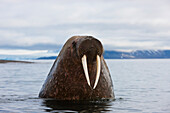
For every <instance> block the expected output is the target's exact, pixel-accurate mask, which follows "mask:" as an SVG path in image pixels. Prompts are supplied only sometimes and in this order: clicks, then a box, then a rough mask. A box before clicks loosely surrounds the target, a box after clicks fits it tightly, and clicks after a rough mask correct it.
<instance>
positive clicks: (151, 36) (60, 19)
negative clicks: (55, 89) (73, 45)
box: [0, 0, 170, 49]
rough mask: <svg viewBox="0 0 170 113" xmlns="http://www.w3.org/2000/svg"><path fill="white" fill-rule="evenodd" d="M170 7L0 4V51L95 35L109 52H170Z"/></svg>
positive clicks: (39, 0)
mask: <svg viewBox="0 0 170 113" xmlns="http://www.w3.org/2000/svg"><path fill="white" fill-rule="evenodd" d="M91 4H93V5H91ZM169 4H170V2H169V0H157V1H155V0H142V1H139V0H119V1H116V0H107V1H104V0H93V1H80V0H72V1H68V0H62V1H59V0H57V1H56V0H51V1H45V0H36V1H35V0H24V1H23V0H1V1H0V14H1V15H0V47H5V46H6V48H10V47H16V48H18V47H20V48H27V49H29V48H30V49H33V47H35V45H47V46H48V47H47V46H46V48H48V49H54V46H53V45H55V44H56V45H63V44H64V43H65V41H66V40H67V39H68V38H69V37H70V36H73V35H93V36H95V37H97V38H99V39H100V40H101V41H102V42H103V44H104V45H106V46H105V47H107V49H120V48H121V49H136V48H138V49H144V48H145V49H165V48H170V46H169V43H167V42H169V41H170V13H169V10H170V7H169ZM50 45H51V46H50ZM41 47H42V46H40V47H39V48H41ZM35 48H38V47H37V46H36V47H35ZM43 48H45V46H43Z"/></svg>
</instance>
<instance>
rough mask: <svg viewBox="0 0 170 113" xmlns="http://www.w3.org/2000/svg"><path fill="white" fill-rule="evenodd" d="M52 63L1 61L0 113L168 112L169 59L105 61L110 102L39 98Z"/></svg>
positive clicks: (169, 93)
mask: <svg viewBox="0 0 170 113" xmlns="http://www.w3.org/2000/svg"><path fill="white" fill-rule="evenodd" d="M52 64H53V61H50V60H47V61H36V63H32V64H24V63H7V64H0V112H2V113H30V112H34V113H39V112H41V113H42V112H52V113H54V112H81V113H84V112H110V113H112V112H114V113H131V112H134V113H136V112H140V113H141V112H143V113H151V112H154V113H169V112H170V68H169V67H170V59H162V60H156V59H155V60H148V59H147V60H107V64H108V66H109V69H110V71H111V75H112V79H113V82H114V92H115V96H116V100H115V101H110V102H79V103H76V102H74V103H71V102H64V103H63V102H56V101H55V100H47V99H40V98H38V93H39V90H40V88H41V87H42V84H43V83H44V80H45V79H46V76H47V74H48V72H49V70H50V68H51V66H52Z"/></svg>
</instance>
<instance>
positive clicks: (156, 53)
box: [38, 50, 170, 59]
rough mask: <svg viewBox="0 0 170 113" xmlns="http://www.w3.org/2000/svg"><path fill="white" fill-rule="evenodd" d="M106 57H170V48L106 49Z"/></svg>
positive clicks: (45, 57)
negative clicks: (127, 50)
mask: <svg viewBox="0 0 170 113" xmlns="http://www.w3.org/2000/svg"><path fill="white" fill-rule="evenodd" d="M56 57H57V56H50V57H49V56H43V57H40V58H38V59H56ZM104 58H105V59H158V58H161V59H162V58H170V50H135V51H130V52H126V51H115V50H112V51H107V50H106V51H105V52H104Z"/></svg>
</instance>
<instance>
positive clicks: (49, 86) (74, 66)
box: [39, 36, 114, 100]
mask: <svg viewBox="0 0 170 113" xmlns="http://www.w3.org/2000/svg"><path fill="white" fill-rule="evenodd" d="M103 51H104V50H103V46H102V44H101V42H100V41H99V40H97V39H96V38H94V37H92V36H73V37H71V38H70V39H68V40H67V42H66V43H65V44H64V46H63V48H62V50H61V51H60V53H59V55H58V57H57V59H56V60H55V62H54V64H53V66H52V68H51V70H50V72H49V74H48V76H47V79H46V81H45V83H44V85H43V87H42V89H41V91H40V93H39V97H43V98H56V99H58V100H95V99H103V98H105V99H111V98H112V99H113V98H114V93H113V84H112V80H111V76H110V72H109V69H108V67H107V65H106V62H105V60H104V58H103Z"/></svg>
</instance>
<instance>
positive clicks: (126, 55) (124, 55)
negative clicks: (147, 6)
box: [104, 50, 170, 59]
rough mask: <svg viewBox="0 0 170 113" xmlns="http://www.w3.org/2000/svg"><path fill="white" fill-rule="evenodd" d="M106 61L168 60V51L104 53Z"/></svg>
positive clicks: (169, 54)
mask: <svg viewBox="0 0 170 113" xmlns="http://www.w3.org/2000/svg"><path fill="white" fill-rule="evenodd" d="M104 57H105V58H107V59H153V58H154V59H156V58H170V50H135V51H131V52H123V51H105V53H104Z"/></svg>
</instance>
